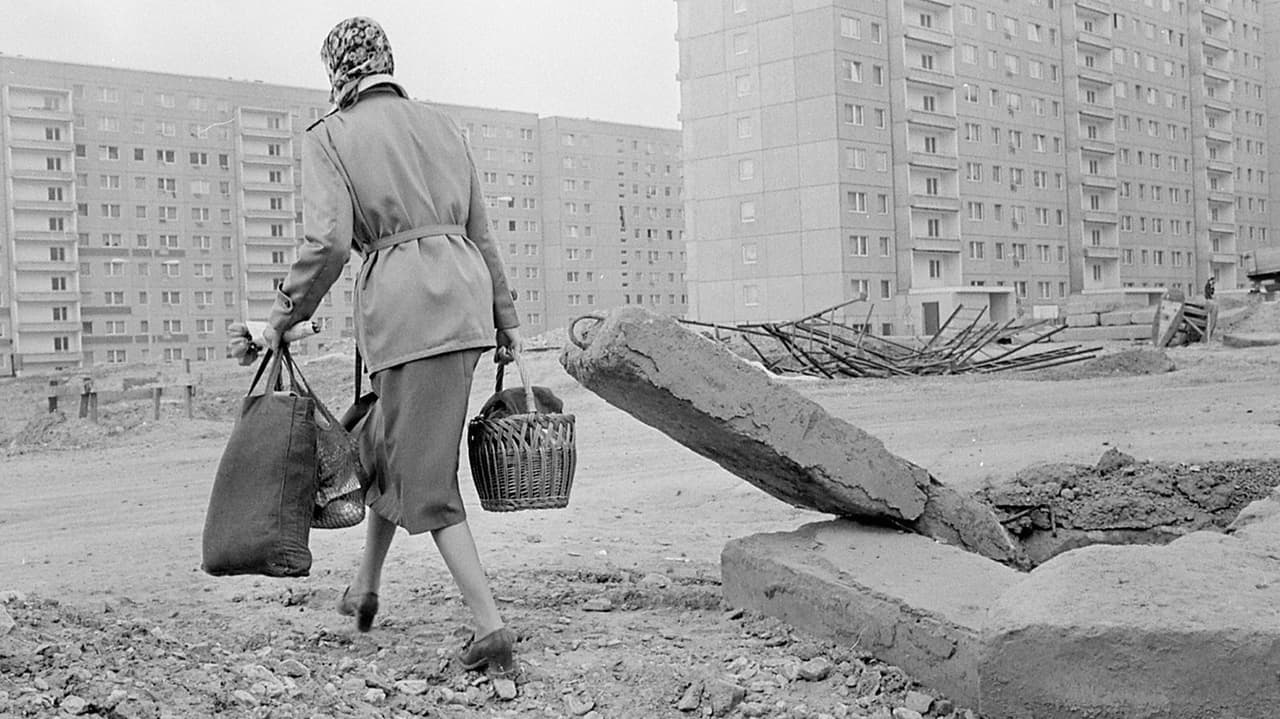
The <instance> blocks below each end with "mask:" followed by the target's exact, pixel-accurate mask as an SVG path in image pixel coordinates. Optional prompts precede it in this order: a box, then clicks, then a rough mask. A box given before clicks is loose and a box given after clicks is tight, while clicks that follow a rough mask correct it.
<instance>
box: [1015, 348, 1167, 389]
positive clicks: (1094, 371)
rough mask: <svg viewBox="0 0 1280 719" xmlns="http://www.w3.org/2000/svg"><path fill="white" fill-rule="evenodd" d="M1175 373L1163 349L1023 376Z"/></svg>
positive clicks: (1121, 353) (1128, 352)
mask: <svg viewBox="0 0 1280 719" xmlns="http://www.w3.org/2000/svg"><path fill="white" fill-rule="evenodd" d="M1175 369H1176V367H1175V366H1174V364H1173V360H1171V359H1169V355H1167V354H1165V351H1164V350H1162V349H1154V348H1150V347H1135V348H1131V349H1124V350H1120V351H1118V352H1111V353H1108V354H1103V355H1101V356H1099V357H1095V358H1094V359H1091V360H1085V361H1083V362H1076V363H1074V364H1068V365H1062V366H1061V367H1050V368H1049V369H1043V370H1036V371H1033V372H1028V373H1026V374H1025V375H1024V376H1025V377H1026V378H1028V379H1036V380H1049V381H1056V380H1071V379H1095V378H1098V377H1120V376H1133V375H1142V374H1164V373H1165V372H1172V371H1174V370H1175Z"/></svg>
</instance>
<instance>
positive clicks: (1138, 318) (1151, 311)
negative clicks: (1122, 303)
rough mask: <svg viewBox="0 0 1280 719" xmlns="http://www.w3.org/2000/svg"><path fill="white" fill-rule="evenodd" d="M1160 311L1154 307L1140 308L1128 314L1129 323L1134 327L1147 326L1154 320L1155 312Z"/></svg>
mask: <svg viewBox="0 0 1280 719" xmlns="http://www.w3.org/2000/svg"><path fill="white" fill-rule="evenodd" d="M1158 309H1160V308H1159V307H1156V306H1154V305H1149V306H1147V307H1141V308H1139V309H1136V310H1133V311H1132V312H1130V313H1129V323H1130V324H1135V325H1148V326H1150V325H1151V323H1152V321H1154V320H1155V318H1156V311H1157V310H1158Z"/></svg>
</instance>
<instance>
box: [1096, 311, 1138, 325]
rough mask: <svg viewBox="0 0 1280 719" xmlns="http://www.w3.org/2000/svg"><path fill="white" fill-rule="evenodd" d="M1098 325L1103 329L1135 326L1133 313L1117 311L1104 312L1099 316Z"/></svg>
mask: <svg viewBox="0 0 1280 719" xmlns="http://www.w3.org/2000/svg"><path fill="white" fill-rule="evenodd" d="M1098 324H1100V325H1102V326H1103V327H1114V326H1115V325H1128V324H1133V311H1132V310H1115V311H1114V312H1103V313H1102V314H1100V315H1098Z"/></svg>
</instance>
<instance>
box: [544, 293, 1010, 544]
mask: <svg viewBox="0 0 1280 719" xmlns="http://www.w3.org/2000/svg"><path fill="white" fill-rule="evenodd" d="M582 324H586V323H582ZM584 344H585V345H586V347H585V349H583V348H580V347H577V346H575V345H574V344H573V343H570V344H569V345H568V346H566V348H565V351H564V354H563V355H562V356H561V363H562V364H563V365H564V366H565V369H566V370H568V372H569V374H570V375H572V376H573V377H574V378H575V379H577V380H578V381H579V382H581V383H582V384H583V385H584V386H586V387H587V388H588V389H590V390H591V391H593V392H595V393H596V394H598V395H600V396H601V397H602V398H604V399H605V400H606V401H607V402H609V403H610V404H613V405H615V406H617V407H619V408H621V409H622V410H624V411H626V412H628V413H629V414H631V415H632V416H634V417H636V418H637V419H639V420H640V421H642V422H644V423H645V424H648V425H650V426H652V427H655V428H657V429H658V430H660V431H662V432H664V433H665V434H667V435H668V436H670V437H671V438H672V439H675V440H676V441H677V442H680V443H681V444H683V445H685V446H686V447H688V448H690V449H692V450H693V451H695V452H697V453H699V454H701V455H702V456H704V457H707V458H709V459H711V460H713V461H715V462H716V463H717V464H719V465H720V466H722V467H724V468H725V469H727V470H729V471H730V472H733V473H734V474H735V475H737V476H738V477H741V478H742V479H744V480H746V481H747V482H749V483H751V484H753V485H755V486H756V487H758V488H760V489H762V490H764V491H765V492H768V493H769V494H770V495H772V496H774V497H776V498H778V499H780V500H782V501H784V502H787V503H789V504H793V505H796V506H800V507H807V508H810V509H816V510H818V511H821V512H828V513H831V514H836V515H840V516H845V517H854V518H861V519H871V520H876V521H893V522H897V523H899V524H907V525H908V526H911V527H912V529H914V530H916V531H919V532H922V533H925V534H928V535H929V536H934V537H938V538H939V539H942V540H943V541H947V542H950V543H955V544H958V545H960V546H964V547H966V548H969V549H972V550H973V551H977V552H981V553H983V554H984V555H986V556H989V557H992V558H994V559H998V560H1001V561H1006V560H1009V561H1012V560H1015V559H1016V557H1017V550H1016V548H1015V547H1014V545H1013V543H1012V542H1011V541H1010V539H1009V537H1008V536H1007V534H1006V533H1005V532H1004V529H1003V527H1001V526H1000V524H999V522H998V521H996V518H995V515H994V514H992V513H991V512H990V511H989V509H987V508H986V507H985V505H982V504H981V503H979V502H977V501H976V500H973V499H972V498H969V497H967V496H963V495H961V494H959V493H957V492H955V491H954V490H951V489H950V488H949V487H946V486H945V485H943V484H941V483H939V482H938V481H937V480H936V479H934V478H933V477H931V476H930V475H929V473H928V472H927V471H926V470H924V469H923V468H921V467H918V466H916V465H914V464H912V463H911V462H908V461H907V460H905V459H902V458H901V457H898V456H897V455H894V454H893V453H891V452H889V451H888V450H887V449H885V446H884V443H883V442H881V441H880V440H879V439H877V438H875V437H873V436H871V435H869V434H867V433H866V432H864V431H862V430H861V429H859V428H857V427H854V426H853V425H851V424H849V423H847V422H844V421H843V420H840V419H838V418H836V417H832V416H831V415H830V414H828V413H827V412H826V410H824V409H823V408H822V407H821V406H819V405H818V404H817V403H816V402H813V401H812V400H810V399H808V398H806V397H804V396H802V395H800V394H799V393H798V392H796V391H795V390H793V389H791V388H790V387H788V386H786V385H785V384H783V383H782V382H779V381H777V380H775V379H774V378H772V377H771V376H769V375H768V374H767V373H765V372H764V371H762V370H760V369H758V368H757V367H755V366H753V365H751V364H749V363H747V362H746V361H744V360H743V359H741V358H739V357H737V356H736V355H734V354H733V353H731V352H729V351H728V350H727V349H725V348H723V347H721V346H720V345H719V344H717V343H715V342H713V341H711V340H709V339H707V338H704V337H702V336H700V335H698V334H697V333H695V332H692V331H690V330H688V329H686V328H685V327H683V326H681V325H680V324H679V323H677V322H676V321H675V320H673V319H671V318H669V317H662V316H659V315H656V314H654V313H652V312H649V311H647V310H644V309H642V308H637V307H629V308H624V309H621V310H617V311H615V312H613V313H611V314H610V315H609V316H608V317H607V318H606V319H604V320H603V321H601V322H600V323H599V324H597V325H595V326H594V327H592V328H590V329H589V334H588V337H587V341H586V342H585V343H584Z"/></svg>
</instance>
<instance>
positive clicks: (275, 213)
mask: <svg viewBox="0 0 1280 719" xmlns="http://www.w3.org/2000/svg"><path fill="white" fill-rule="evenodd" d="M244 216H245V217H247V218H249V219H251V220H290V221H292V220H293V210H272V209H270V208H268V207H246V208H244Z"/></svg>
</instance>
